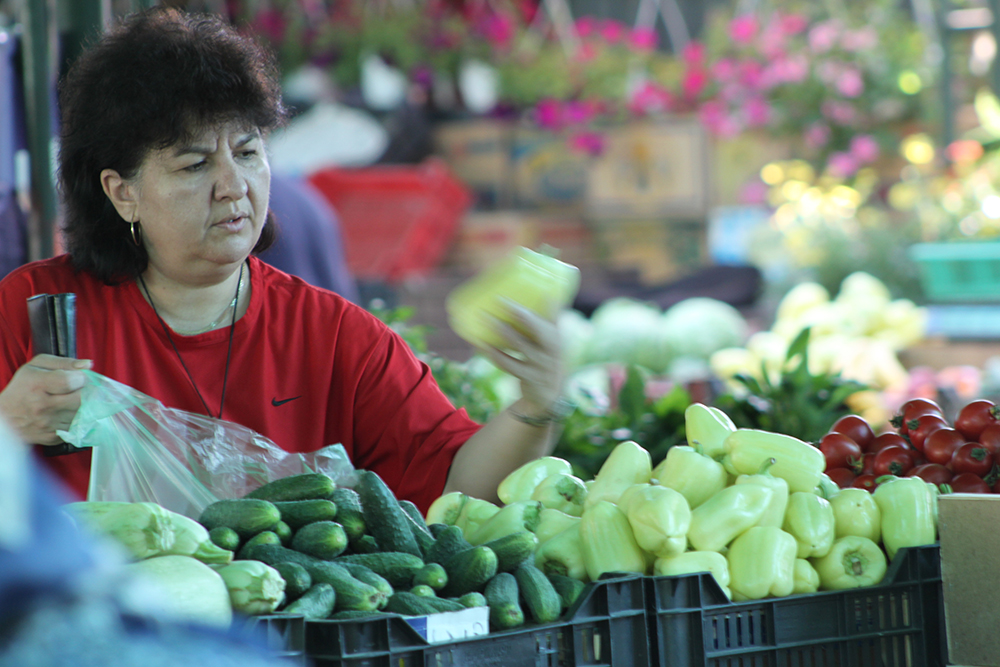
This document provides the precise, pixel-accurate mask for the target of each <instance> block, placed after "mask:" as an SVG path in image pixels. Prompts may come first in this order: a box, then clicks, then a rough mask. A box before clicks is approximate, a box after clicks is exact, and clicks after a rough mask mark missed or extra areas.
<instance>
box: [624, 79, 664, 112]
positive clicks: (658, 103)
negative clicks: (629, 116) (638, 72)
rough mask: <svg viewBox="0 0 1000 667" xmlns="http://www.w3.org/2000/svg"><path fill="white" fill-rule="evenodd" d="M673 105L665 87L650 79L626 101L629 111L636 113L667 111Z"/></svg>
mask: <svg viewBox="0 0 1000 667" xmlns="http://www.w3.org/2000/svg"><path fill="white" fill-rule="evenodd" d="M671 106H673V99H672V98H671V96H670V93H669V92H667V90H666V89H665V88H663V87H662V86H660V85H657V84H655V83H652V82H651V81H646V82H644V83H643V84H642V85H641V86H640V87H639V88H638V89H637V90H636V91H635V92H634V93H632V97H631V99H630V100H629V102H628V107H629V111H631V112H632V113H634V114H636V115H640V116H641V115H644V114H647V113H655V112H662V111H667V110H668V109H670V108H671Z"/></svg>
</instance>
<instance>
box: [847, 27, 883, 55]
mask: <svg viewBox="0 0 1000 667" xmlns="http://www.w3.org/2000/svg"><path fill="white" fill-rule="evenodd" d="M840 46H841V48H843V49H844V50H845V51H851V52H857V51H871V50H872V49H874V48H875V47H877V46H878V31H877V30H876V29H875V28H873V27H872V26H870V25H869V26H865V27H863V28H859V29H858V30H845V31H844V34H843V35H841V36H840Z"/></svg>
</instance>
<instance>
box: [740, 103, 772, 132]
mask: <svg viewBox="0 0 1000 667" xmlns="http://www.w3.org/2000/svg"><path fill="white" fill-rule="evenodd" d="M743 112H744V113H745V114H746V118H747V125H748V126H750V127H763V126H765V125H767V124H768V122H770V120H771V105H770V104H768V102H767V100H765V99H764V98H762V97H751V98H750V99H749V100H747V101H746V104H744V105H743Z"/></svg>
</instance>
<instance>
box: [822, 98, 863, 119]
mask: <svg viewBox="0 0 1000 667" xmlns="http://www.w3.org/2000/svg"><path fill="white" fill-rule="evenodd" d="M820 112H821V113H822V114H823V117H824V118H826V119H827V120H830V121H832V122H833V123H834V124H836V125H851V124H852V123H854V121H855V120H856V119H857V117H858V114H857V111H856V110H855V109H854V105H852V104H851V103H850V102H844V101H842V100H826V101H824V102H823V104H822V106H821V107H820Z"/></svg>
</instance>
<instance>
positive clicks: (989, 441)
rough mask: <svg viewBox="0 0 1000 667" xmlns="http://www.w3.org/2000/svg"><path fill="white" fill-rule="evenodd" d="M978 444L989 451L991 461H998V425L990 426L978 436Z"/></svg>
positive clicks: (999, 435)
mask: <svg viewBox="0 0 1000 667" xmlns="http://www.w3.org/2000/svg"><path fill="white" fill-rule="evenodd" d="M978 440H979V444H981V445H982V446H983V447H985V448H986V449H988V450H989V451H990V454H992V455H993V460H994V461H996V460H1000V424H990V425H989V426H987V427H986V428H984V429H983V432H982V433H980V434H979V438H978Z"/></svg>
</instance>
